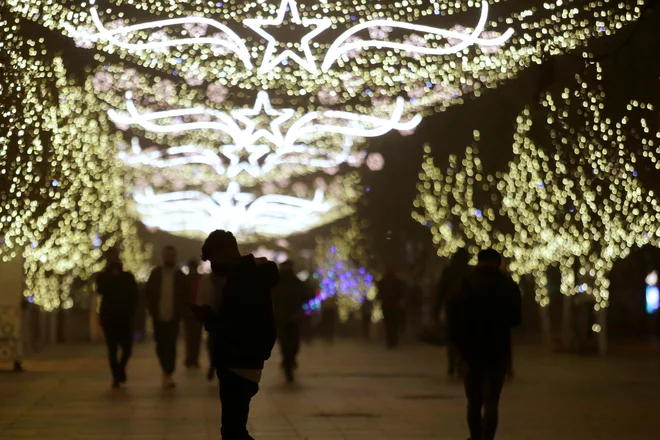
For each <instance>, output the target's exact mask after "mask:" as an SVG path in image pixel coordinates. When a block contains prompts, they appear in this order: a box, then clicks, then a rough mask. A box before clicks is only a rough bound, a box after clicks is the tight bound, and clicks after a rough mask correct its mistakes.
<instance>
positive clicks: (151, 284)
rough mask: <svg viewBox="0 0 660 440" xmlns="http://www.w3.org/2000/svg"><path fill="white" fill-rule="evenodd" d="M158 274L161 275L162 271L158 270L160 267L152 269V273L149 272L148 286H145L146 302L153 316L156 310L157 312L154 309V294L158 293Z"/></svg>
mask: <svg viewBox="0 0 660 440" xmlns="http://www.w3.org/2000/svg"><path fill="white" fill-rule="evenodd" d="M157 276H160V271H158V269H154V270H152V271H151V273H150V274H149V279H148V280H147V286H146V288H145V298H146V302H147V310H148V311H149V313H150V314H151V316H152V317H153V315H154V312H155V309H154V306H155V298H154V295H155V294H156V292H155V290H156V287H155V286H156V282H157V280H156V277H157Z"/></svg>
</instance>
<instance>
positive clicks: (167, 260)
mask: <svg viewBox="0 0 660 440" xmlns="http://www.w3.org/2000/svg"><path fill="white" fill-rule="evenodd" d="M187 287H188V283H187V282H186V276H185V275H184V274H183V272H182V271H181V269H179V268H178V267H176V250H175V249H174V247H172V246H167V247H165V249H164V250H163V265H162V266H159V267H157V268H155V269H154V270H153V271H152V272H151V275H150V276H149V280H148V281H147V289H146V292H147V306H148V308H149V313H150V314H151V318H152V320H153V324H154V338H155V339H156V354H157V355H158V360H159V361H160V366H161V369H162V370H163V387H165V388H174V386H175V383H174V380H173V379H172V374H174V370H175V368H176V342H177V339H178V337H179V325H180V323H181V318H182V314H183V311H184V309H185V306H186V301H187V297H188V295H187Z"/></svg>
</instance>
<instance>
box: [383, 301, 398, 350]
mask: <svg viewBox="0 0 660 440" xmlns="http://www.w3.org/2000/svg"><path fill="white" fill-rule="evenodd" d="M383 321H384V322H385V341H386V342H387V346H388V347H396V346H397V345H398V344H399V325H400V323H401V314H400V310H399V309H398V308H395V307H385V308H383Z"/></svg>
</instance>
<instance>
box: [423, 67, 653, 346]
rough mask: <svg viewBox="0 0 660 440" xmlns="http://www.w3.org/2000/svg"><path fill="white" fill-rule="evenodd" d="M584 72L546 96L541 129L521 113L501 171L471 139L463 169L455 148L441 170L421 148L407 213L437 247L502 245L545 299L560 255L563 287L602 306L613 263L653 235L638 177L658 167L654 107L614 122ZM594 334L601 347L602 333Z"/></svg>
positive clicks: (632, 107)
mask: <svg viewBox="0 0 660 440" xmlns="http://www.w3.org/2000/svg"><path fill="white" fill-rule="evenodd" d="M594 69H595V71H596V75H595V76H596V77H595V81H593V82H592V83H594V82H595V83H596V84H600V80H601V78H600V67H599V66H598V65H595V66H594ZM587 75H588V74H584V75H578V76H577V87H574V88H566V89H565V90H564V91H563V92H562V93H560V94H559V95H560V96H561V98H560V99H556V98H555V94H553V93H550V92H548V93H545V94H544V95H543V99H542V100H541V106H540V109H541V110H539V111H540V112H541V117H540V118H539V120H541V121H542V122H541V125H542V128H545V130H536V131H533V130H532V127H533V116H532V113H533V112H532V110H531V109H530V108H526V109H525V110H524V111H523V112H522V114H521V115H520V116H519V117H518V119H517V128H516V133H515V134H514V143H513V154H514V158H513V159H512V160H511V161H510V162H509V167H508V171H507V172H506V173H504V174H501V175H499V174H496V175H495V176H486V177H484V176H482V174H481V163H480V161H479V158H478V157H476V156H475V154H476V153H475V149H474V147H468V148H466V155H465V159H464V160H463V161H462V163H461V168H460V169H457V163H456V162H457V161H456V158H455V157H453V156H452V157H450V159H449V168H448V169H447V171H446V172H443V171H441V170H440V169H439V168H438V167H436V166H435V165H434V164H433V158H432V157H431V156H430V148H428V147H427V148H426V150H425V151H426V157H425V161H424V163H423V165H422V173H420V183H419V184H418V190H419V195H418V197H417V199H416V201H415V207H416V208H417V209H416V211H415V212H414V213H413V217H414V218H415V219H416V220H418V221H419V222H422V223H426V222H430V224H431V230H432V233H433V234H434V242H435V243H436V244H437V245H439V246H440V249H439V251H438V252H439V254H440V255H448V254H450V253H452V252H453V251H454V250H455V249H456V248H457V247H458V246H461V245H463V244H465V243H467V244H470V245H473V246H477V247H485V246H493V247H495V248H497V249H499V250H501V251H502V252H503V254H504V255H505V256H507V257H509V258H511V261H510V265H509V269H510V270H511V271H512V272H514V274H517V275H518V276H522V275H524V274H528V273H531V274H533V275H534V276H535V278H536V288H537V295H536V299H537V301H538V302H539V303H540V304H541V305H542V306H545V305H547V304H548V301H549V300H548V297H547V289H546V288H545V272H546V270H547V268H548V267H549V266H550V265H553V264H557V265H558V266H559V267H560V271H561V274H562V283H561V291H562V293H563V294H565V295H574V294H576V293H578V292H579V293H588V294H589V295H591V296H592V297H593V300H594V308H595V310H596V311H599V310H601V309H604V308H605V307H607V305H608V298H609V290H608V287H609V280H608V276H609V272H610V270H611V268H612V266H613V264H614V262H615V261H616V260H617V259H620V258H624V257H625V256H626V255H627V254H628V253H629V252H630V250H631V249H632V248H633V247H635V246H642V245H645V244H655V245H657V244H658V243H659V242H660V229H659V227H658V225H659V224H660V202H659V201H658V198H657V195H656V194H655V193H654V191H653V190H648V189H647V188H646V186H645V185H644V184H643V183H642V181H641V180H640V177H639V173H640V172H646V173H647V174H650V175H652V171H656V170H657V169H658V167H659V166H660V165H658V154H659V151H658V139H659V138H660V132H657V131H655V132H654V130H652V129H651V128H650V125H653V123H649V120H648V118H653V119H655V120H656V122H655V123H656V124H657V113H653V109H654V107H653V106H652V105H648V104H640V103H638V102H637V101H631V103H630V104H629V105H628V106H627V108H626V110H625V111H624V112H622V111H619V112H618V113H619V115H620V116H619V117H620V119H619V121H618V122H612V121H613V117H614V116H613V117H612V118H610V117H607V116H606V115H605V111H604V107H605V105H604V101H605V94H604V93H603V92H602V87H601V86H600V85H597V86H596V87H594V86H591V85H590V84H589V82H587V80H586V79H585V77H586V76H587ZM640 109H641V110H642V111H646V113H647V114H646V115H644V114H640V111H639V110H640ZM622 113H623V116H621V114H622ZM615 114H616V112H615ZM633 114H635V116H634V118H635V119H633ZM632 120H636V121H638V123H633V122H631V121H632ZM635 125H638V126H635ZM656 126H657V125H656ZM644 170H645V171H644ZM651 170H652V171H651ZM479 182H486V183H483V184H480V183H479ZM493 182H496V184H495V186H496V187H497V190H498V191H497V193H499V194H497V193H492V194H491V197H490V199H491V201H492V202H494V205H490V206H487V205H486V206H485V207H483V208H482V207H481V206H477V205H476V204H475V202H474V200H475V199H474V194H475V191H477V190H479V189H480V188H481V189H486V190H488V191H490V190H492V188H493ZM651 182H653V181H651ZM495 213H497V214H498V215H497V216H496V215H495ZM486 220H487V221H486ZM507 222H510V224H511V225H513V229H512V230H511V229H510V228H508V227H507ZM494 226H495V227H494ZM502 231H504V232H502ZM598 316H599V323H597V324H595V325H594V327H593V330H594V331H595V332H601V331H602V330H603V328H602V327H603V326H604V323H605V320H604V316H605V315H604V313H599V314H598ZM599 341H600V343H601V348H602V349H604V341H605V338H604V334H603V336H601V338H600V339H599Z"/></svg>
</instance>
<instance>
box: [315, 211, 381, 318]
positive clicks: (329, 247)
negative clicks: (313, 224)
mask: <svg viewBox="0 0 660 440" xmlns="http://www.w3.org/2000/svg"><path fill="white" fill-rule="evenodd" d="M363 227H364V225H363V222H361V221H359V220H357V219H356V218H355V217H353V218H351V220H350V223H349V225H348V226H346V227H339V226H337V227H334V228H333V229H332V231H331V234H330V235H329V236H327V237H318V238H317V244H316V249H315V256H314V262H315V265H316V266H317V269H316V272H315V274H314V277H315V279H316V281H317V282H318V283H319V287H320V294H319V297H318V298H316V300H315V302H316V303H320V302H321V301H323V300H325V299H327V298H332V297H335V298H334V299H335V300H336V301H337V309H338V312H339V318H340V320H341V321H342V322H343V321H346V320H347V319H348V317H349V316H350V315H351V314H352V313H354V312H356V311H358V310H359V308H360V305H361V304H362V302H363V301H364V300H365V299H367V300H369V301H373V300H374V299H375V297H376V288H375V278H376V277H378V274H377V273H376V272H374V271H373V270H372V269H371V268H370V266H369V262H370V260H371V258H370V257H369V254H368V250H367V248H366V241H365V238H364V235H363ZM380 317H381V312H380V309H379V308H377V307H376V308H374V311H373V315H372V319H374V320H378V319H380Z"/></svg>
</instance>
